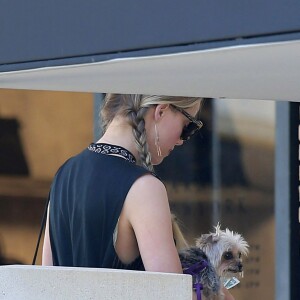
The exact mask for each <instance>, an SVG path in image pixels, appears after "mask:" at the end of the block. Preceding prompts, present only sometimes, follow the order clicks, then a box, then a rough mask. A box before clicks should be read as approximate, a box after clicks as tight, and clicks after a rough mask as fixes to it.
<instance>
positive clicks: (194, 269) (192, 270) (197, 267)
mask: <svg viewBox="0 0 300 300" xmlns="http://www.w3.org/2000/svg"><path fill="white" fill-rule="evenodd" d="M207 266H208V263H207V261H206V260H204V259H203V260H201V261H199V262H197V263H195V264H193V265H191V266H189V267H186V266H183V274H189V275H192V276H193V277H194V276H196V280H195V283H194V284H193V289H194V290H195V291H196V294H197V300H201V290H203V285H202V283H201V282H200V281H199V278H198V276H197V275H199V273H200V272H201V271H202V270H203V269H204V268H206V267H207Z"/></svg>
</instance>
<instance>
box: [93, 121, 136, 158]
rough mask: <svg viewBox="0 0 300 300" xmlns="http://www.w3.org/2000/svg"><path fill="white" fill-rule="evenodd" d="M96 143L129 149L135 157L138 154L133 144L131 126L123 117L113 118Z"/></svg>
mask: <svg viewBox="0 0 300 300" xmlns="http://www.w3.org/2000/svg"><path fill="white" fill-rule="evenodd" d="M97 143H106V144H113V145H117V146H121V147H123V148H125V149H127V150H128V151H130V152H131V153H132V154H133V155H134V156H135V158H136V159H138V157H139V154H138V151H137V149H136V146H135V141H134V137H133V133H132V127H131V126H130V125H129V124H128V123H127V122H126V121H124V120H123V119H114V120H113V121H112V122H111V123H110V124H109V126H108V127H107V129H106V131H105V133H104V134H103V136H102V137H101V138H100V139H99V140H98V141H97Z"/></svg>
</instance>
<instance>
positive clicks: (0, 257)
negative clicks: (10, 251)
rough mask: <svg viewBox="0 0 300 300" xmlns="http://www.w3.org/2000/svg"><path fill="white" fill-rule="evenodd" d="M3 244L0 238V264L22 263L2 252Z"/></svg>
mask: <svg viewBox="0 0 300 300" xmlns="http://www.w3.org/2000/svg"><path fill="white" fill-rule="evenodd" d="M3 248H4V247H3V244H2V243H1V239H0V266H4V265H22V264H23V263H22V262H21V261H19V260H17V259H14V258H11V257H6V256H5V254H4V249H3Z"/></svg>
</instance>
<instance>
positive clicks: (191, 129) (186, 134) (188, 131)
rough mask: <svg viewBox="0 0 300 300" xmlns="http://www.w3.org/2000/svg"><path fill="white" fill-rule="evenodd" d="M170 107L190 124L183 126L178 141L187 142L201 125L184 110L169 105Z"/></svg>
mask: <svg viewBox="0 0 300 300" xmlns="http://www.w3.org/2000/svg"><path fill="white" fill-rule="evenodd" d="M171 106H172V107H173V108H174V109H176V110H177V111H179V112H180V113H182V114H183V115H184V116H185V117H186V118H187V119H188V120H189V121H190V123H189V124H188V125H187V126H185V127H184V128H183V130H182V133H181V136H180V139H181V140H183V141H187V140H188V139H190V138H191V136H192V135H194V134H195V133H196V132H197V131H198V130H199V129H201V128H202V127H203V123H202V121H200V120H196V119H195V118H194V117H192V116H191V115H190V114H189V113H187V112H186V111H185V110H184V109H182V108H180V107H178V106H175V105H173V104H171Z"/></svg>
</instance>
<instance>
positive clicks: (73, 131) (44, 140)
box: [0, 90, 93, 179]
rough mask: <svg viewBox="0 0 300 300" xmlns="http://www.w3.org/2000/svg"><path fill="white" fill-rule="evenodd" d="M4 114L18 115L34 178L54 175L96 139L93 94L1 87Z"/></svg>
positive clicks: (25, 149) (1, 104)
mask: <svg viewBox="0 0 300 300" xmlns="http://www.w3.org/2000/svg"><path fill="white" fill-rule="evenodd" d="M0 117H1V118H5V117H14V118H17V119H18V120H19V122H20V124H21V129H20V132H21V139H22V142H23V147H24V152H25V155H26V158H27V161H28V164H29V168H30V174H31V177H32V178H39V179H50V178H52V176H53V175H54V173H55V172H56V170H57V168H58V167H59V166H60V165H61V163H63V162H64V161H65V159H67V158H68V157H69V156H70V155H73V154H76V153H77V152H79V151H81V150H82V149H83V148H84V147H86V146H87V145H88V143H89V142H91V141H92V139H93V95H92V94H88V93H67V92H48V91H23V90H0Z"/></svg>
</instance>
